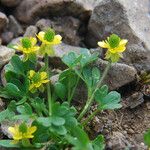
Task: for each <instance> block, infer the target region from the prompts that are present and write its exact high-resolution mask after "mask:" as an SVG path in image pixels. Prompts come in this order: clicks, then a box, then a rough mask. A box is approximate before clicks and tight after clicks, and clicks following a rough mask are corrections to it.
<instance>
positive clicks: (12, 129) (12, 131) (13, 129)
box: [8, 127, 16, 134]
mask: <svg viewBox="0 0 150 150" xmlns="http://www.w3.org/2000/svg"><path fill="white" fill-rule="evenodd" d="M8 131H9V132H10V133H12V134H15V133H16V130H15V128H14V127H9V128H8Z"/></svg>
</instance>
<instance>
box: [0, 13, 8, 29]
mask: <svg viewBox="0 0 150 150" xmlns="http://www.w3.org/2000/svg"><path fill="white" fill-rule="evenodd" d="M7 23H8V18H7V16H6V15H5V14H4V13H2V12H0V31H2V30H3V29H4V28H5V27H6V26H7Z"/></svg>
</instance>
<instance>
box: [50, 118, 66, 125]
mask: <svg viewBox="0 0 150 150" xmlns="http://www.w3.org/2000/svg"><path fill="white" fill-rule="evenodd" d="M51 122H52V124H53V125H55V126H62V125H64V124H65V119H64V118H62V117H57V116H52V117H51Z"/></svg>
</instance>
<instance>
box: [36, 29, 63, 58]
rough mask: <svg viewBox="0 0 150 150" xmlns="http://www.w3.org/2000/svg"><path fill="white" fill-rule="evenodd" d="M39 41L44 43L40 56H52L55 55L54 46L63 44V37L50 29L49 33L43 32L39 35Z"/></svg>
mask: <svg viewBox="0 0 150 150" xmlns="http://www.w3.org/2000/svg"><path fill="white" fill-rule="evenodd" d="M37 37H38V39H39V40H40V41H41V42H42V45H41V48H40V50H39V54H42V55H44V54H48V55H50V56H53V55H54V50H53V46H54V45H58V44H60V43H61V42H62V37H61V36H60V35H55V32H54V30H52V29H48V30H47V31H45V32H44V31H41V32H39V33H38V35H37Z"/></svg>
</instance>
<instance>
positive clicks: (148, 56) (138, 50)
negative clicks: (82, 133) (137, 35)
mask: <svg viewBox="0 0 150 150" xmlns="http://www.w3.org/2000/svg"><path fill="white" fill-rule="evenodd" d="M123 55H124V57H123V59H122V60H121V62H123V63H126V64H129V65H131V64H132V65H133V66H134V67H135V68H136V70H137V71H138V72H141V71H142V70H143V71H146V72H147V71H148V72H149V71H150V65H149V64H150V51H147V48H146V47H145V48H144V47H143V46H142V45H140V44H132V45H129V46H128V48H127V50H126V52H125V53H124V54H123Z"/></svg>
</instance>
